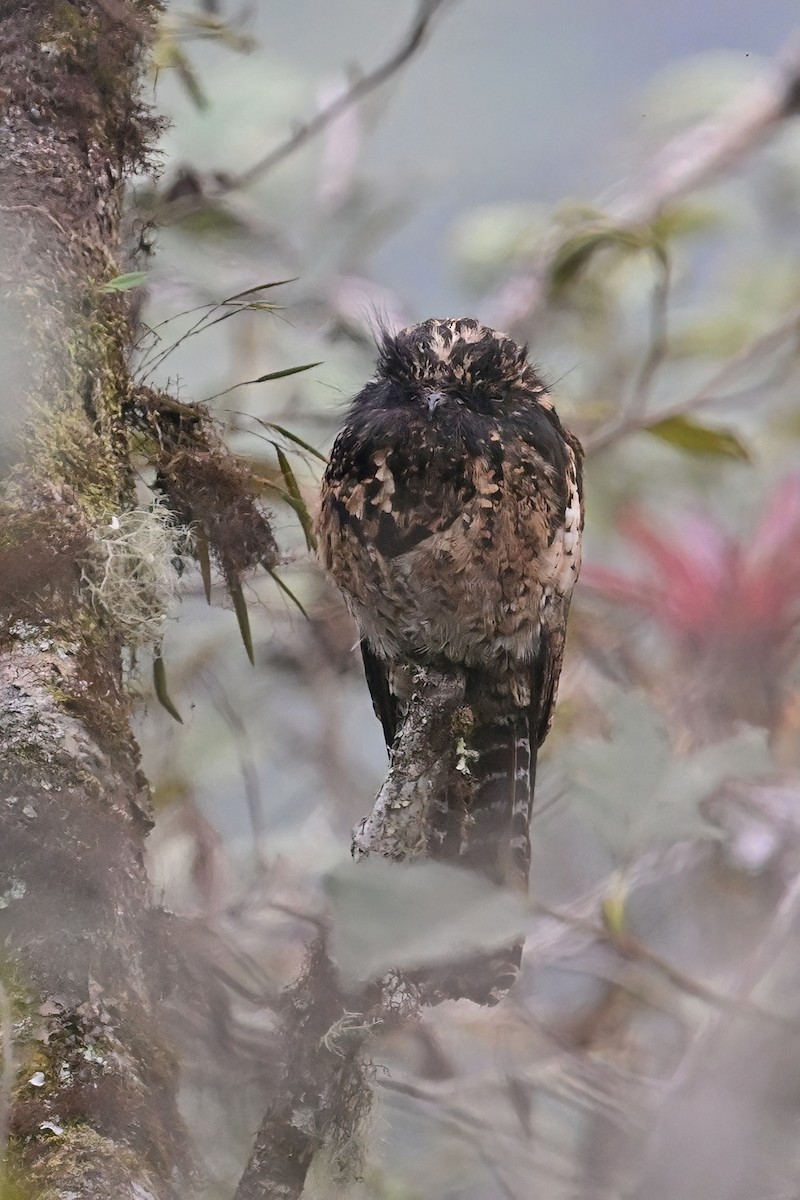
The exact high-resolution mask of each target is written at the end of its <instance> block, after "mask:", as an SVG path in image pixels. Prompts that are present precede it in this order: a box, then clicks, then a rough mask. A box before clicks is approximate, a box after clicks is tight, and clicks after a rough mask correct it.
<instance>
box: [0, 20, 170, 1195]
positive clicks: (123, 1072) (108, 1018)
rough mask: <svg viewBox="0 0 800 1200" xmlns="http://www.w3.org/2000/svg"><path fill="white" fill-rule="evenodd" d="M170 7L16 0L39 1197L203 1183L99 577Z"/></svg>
mask: <svg viewBox="0 0 800 1200" xmlns="http://www.w3.org/2000/svg"><path fill="white" fill-rule="evenodd" d="M156 8H157V4H156V3H154V2H153V0H138V2H137V0H0V44H1V45H2V48H3V49H2V55H0V356H1V357H2V372H1V373H0V421H2V427H3V439H2V443H3V445H2V452H0V457H1V458H2V466H3V476H4V483H3V491H2V496H1V497H0V504H1V507H0V946H2V955H0V983H2V991H3V994H2V995H0V999H1V1000H2V1001H3V1004H2V1005H0V1013H2V1012H5V1014H6V1019H5V1022H4V1023H5V1024H6V1025H8V1023H9V1022H8V1014H9V1012H10V1017H11V1026H12V1035H13V1047H12V1051H13V1066H14V1073H13V1077H11V1078H10V1079H9V1076H8V1072H6V1075H5V1078H6V1087H5V1091H6V1092H7V1093H9V1094H6V1095H3V1096H2V1097H0V1104H1V1105H2V1116H3V1123H2V1127H0V1132H5V1133H7V1139H8V1142H7V1155H6V1167H5V1178H4V1181H3V1182H1V1183H0V1191H1V1192H2V1195H3V1196H14V1197H16V1196H19V1197H25V1198H28V1197H30V1198H31V1200H32V1198H34V1197H36V1198H44V1197H47V1198H48V1200H49V1198H51V1197H56V1196H59V1197H60V1196H65V1195H69V1196H71V1197H75V1198H76V1200H77V1198H78V1197H80V1198H81V1200H85V1198H95V1197H97V1200H100V1198H102V1200H108V1198H109V1197H114V1200H125V1198H126V1197H134V1196H135V1197H138V1198H139V1200H142V1198H144V1197H150V1198H153V1200H161V1198H167V1197H173V1196H181V1197H184V1196H186V1194H187V1188H186V1176H185V1170H186V1168H185V1151H184V1136H183V1131H182V1126H181V1122H180V1119H179V1116H178V1112H177V1107H176V1098H175V1092H176V1070H175V1064H174V1061H173V1059H172V1056H171V1054H170V1052H169V1050H168V1049H167V1048H166V1045H165V1043H164V1042H163V1041H162V1040H161V1036H160V1034H159V1029H158V1020H157V1009H158V1001H159V999H160V997H159V996H158V994H157V992H158V984H157V981H156V980H155V974H156V969H157V964H158V961H159V949H158V937H157V934H156V933H155V932H154V922H153V918H152V916H151V914H150V913H149V911H148V889H147V881H146V876H145V872H144V869H143V865H142V845H143V839H144V836H145V833H146V831H147V828H148V824H149V821H148V794H147V789H146V786H145V784H144V781H143V779H142V776H141V774H140V772H139V769H138V760H137V748H136V744H135V741H134V740H133V738H132V736H131V733H130V728H129V705H128V701H127V699H126V696H125V693H124V689H123V682H122V656H123V653H124V650H125V642H126V633H125V629H124V627H123V626H122V625H121V624H120V622H119V621H118V620H116V619H115V617H114V615H113V614H111V613H109V611H108V610H107V609H105V608H104V607H103V606H102V605H101V604H100V603H99V602H98V600H97V595H96V593H97V589H96V587H95V588H93V587H92V574H93V572H96V571H98V570H102V547H103V545H104V544H105V542H104V540H103V539H104V538H106V539H107V538H108V536H109V530H113V529H114V528H115V527H116V522H117V521H118V520H119V516H120V514H124V513H125V512H126V511H127V510H129V509H130V508H131V507H132V506H133V505H134V503H135V501H134V497H133V485H132V475H131V471H130V466H129V461H128V448H127V437H126V433H125V429H124V425H123V420H122V417H123V411H124V407H125V404H126V402H127V401H128V400H129V398H130V395H131V382H130V379H129V376H128V372H127V367H126V352H127V350H128V348H129V343H130V337H131V324H130V321H129V317H128V313H127V307H126V300H125V297H124V295H119V294H114V293H113V292H105V291H103V290H102V289H103V284H104V283H106V282H107V281H108V280H110V279H111V278H113V277H114V276H116V275H118V274H119V273H121V272H122V271H124V270H125V269H126V265H125V264H124V263H122V262H121V259H120V244H119V227H120V200H121V192H122V185H123V182H124V180H125V178H126V176H127V175H128V174H129V173H130V171H131V170H132V169H133V168H134V167H135V166H136V165H137V164H139V163H140V162H141V161H142V159H143V158H144V157H145V155H146V149H147V143H148V139H150V138H152V136H153V132H154V129H153V123H152V121H151V120H150V119H149V118H148V116H147V113H146V110H145V109H144V108H143V107H142V106H141V105H140V104H139V101H138V99H137V91H138V75H139V69H140V65H141V63H140V60H141V55H142V52H143V50H144V48H145V46H146V43H147V40H148V37H149V35H150V32H151V28H152V21H153V19H154V15H155V10H156ZM98 564H100V566H98ZM3 1032H4V1036H6V1037H7V1035H8V1032H9V1031H8V1029H7V1028H6V1029H4V1031H3Z"/></svg>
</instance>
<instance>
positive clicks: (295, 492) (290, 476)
mask: <svg viewBox="0 0 800 1200" xmlns="http://www.w3.org/2000/svg"><path fill="white" fill-rule="evenodd" d="M275 453H276V454H277V456H278V464H279V466H280V468H281V474H282V475H283V479H284V482H285V484H286V490H287V492H288V493H289V495H290V496H291V497H292V499H293V500H294V502H295V503H294V504H293V505H292V507H293V508H294V511H295V512H296V513H297V518H298V520H299V522H300V525H301V526H302V529H303V536H304V537H305V539H306V549H307V550H316V548H317V539H316V538H315V536H314V526H313V524H312V521H311V514H310V512H309V511H308V508H307V507H306V502H305V500H304V499H303V496H302V493H301V491H300V487H299V484H298V482H297V479H296V478H295V474H294V471H293V470H292V464H291V463H290V462H289V460H288V458H287V457H286V455H285V454H284V452H283V451H282V450H281V448H280V446H276V447H275Z"/></svg>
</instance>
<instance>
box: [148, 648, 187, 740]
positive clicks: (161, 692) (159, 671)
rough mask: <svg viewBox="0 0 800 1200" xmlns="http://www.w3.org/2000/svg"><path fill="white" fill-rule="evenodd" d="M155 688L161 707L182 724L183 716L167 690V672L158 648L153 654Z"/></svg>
mask: <svg viewBox="0 0 800 1200" xmlns="http://www.w3.org/2000/svg"><path fill="white" fill-rule="evenodd" d="M153 688H154V689H155V693H156V699H157V700H158V702H159V704H160V705H161V707H162V708H165V709H166V710H167V712H168V713H169V715H170V716H171V717H173V718H174V719H175V720H176V721H177V722H178V724H179V725H182V724H183V717H182V716H181V714H180V713H179V712H178V710H177V708H176V707H175V705H174V704H173V703H172V700H171V699H170V695H169V692H168V690H167V672H166V670H165V667H164V659H163V658H162V657H161V651H160V650H157V651H156V653H155V654H154V655H153Z"/></svg>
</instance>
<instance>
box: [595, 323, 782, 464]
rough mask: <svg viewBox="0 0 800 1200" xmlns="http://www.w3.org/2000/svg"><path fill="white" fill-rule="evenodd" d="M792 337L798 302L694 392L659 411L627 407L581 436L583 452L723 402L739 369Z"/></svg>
mask: <svg viewBox="0 0 800 1200" xmlns="http://www.w3.org/2000/svg"><path fill="white" fill-rule="evenodd" d="M793 337H794V338H795V339H800V304H796V305H795V306H794V307H793V308H790V309H789V311H788V312H787V313H786V314H785V316H784V317H782V319H781V320H780V321H779V322H778V323H777V325H774V326H773V327H772V329H768V330H767V331H766V333H762V334H760V335H759V337H757V338H755V339H754V340H753V341H752V342H749V343H748V344H747V345H746V346H743V347H742V349H741V350H740V351H739V352H738V353H737V354H734V355H732V356H731V358H729V359H727V360H726V361H725V362H724V363H723V364H722V366H721V367H719V368H718V369H717V370H716V371H715V372H714V374H713V375H711V376H710V377H709V378H708V379H707V380H706V382H705V383H704V384H702V386H701V387H699V388H698V390H697V391H696V392H693V393H691V394H690V395H689V396H687V397H685V399H683V400H680V401H678V403H677V404H673V405H670V406H669V407H668V408H662V409H661V410H660V411H659V412H655V413H652V412H644V411H642V410H641V408H638V407H637V408H635V409H634V410H633V411H630V410H629V411H628V412H627V413H625V414H624V415H623V416H622V418H620V419H619V420H615V421H612V422H611V423H610V424H608V425H606V426H604V427H601V428H600V429H597V430H595V431H594V433H591V434H589V435H588V436H587V437H585V438H584V439H583V444H584V447H585V449H586V452H587V453H589V454H597V453H598V452H599V451H600V450H606V449H607V448H608V447H609V446H612V445H614V444H615V443H616V442H618V441H620V439H621V438H624V437H626V436H627V435H628V434H629V433H635V432H636V431H637V430H640V429H646V428H647V427H648V426H650V425H655V424H656V423H657V422H659V421H665V420H666V419H667V418H668V417H680V416H684V415H685V414H686V413H689V412H693V411H694V410H695V409H697V408H704V407H708V406H709V405H712V404H717V403H720V402H722V401H724V400H725V399H727V397H725V396H720V392H721V391H722V389H723V388H725V387H726V385H728V384H731V383H733V382H734V381H736V380H738V379H739V378H740V376H741V374H742V371H743V370H745V369H746V368H747V367H750V366H752V365H753V364H754V363H756V362H758V361H759V359H762V358H764V357H766V356H767V355H768V354H771V353H772V352H773V351H774V350H777V349H778V348H779V347H780V346H782V345H783V344H784V343H785V342H787V341H788V340H789V339H790V338H793Z"/></svg>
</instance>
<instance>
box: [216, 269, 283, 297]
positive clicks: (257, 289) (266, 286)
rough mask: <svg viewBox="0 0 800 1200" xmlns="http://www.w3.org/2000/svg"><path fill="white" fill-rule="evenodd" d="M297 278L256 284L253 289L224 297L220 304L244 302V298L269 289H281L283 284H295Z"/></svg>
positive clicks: (246, 289)
mask: <svg viewBox="0 0 800 1200" xmlns="http://www.w3.org/2000/svg"><path fill="white" fill-rule="evenodd" d="M297 280H298V276H297V275H293V276H292V278H291V279H274V280H273V281H272V282H271V283H257V284H256V285H255V287H249V288H245V289H244V291H243V292H234V294H233V295H232V296H226V297H225V299H224V300H221V301H220V303H221V304H232V303H233V301H234V300H244V298H245V296H253V295H254V294H255V293H256V292H266V291H267V290H268V289H269V288H275V287H283V285H284V284H285V283H297Z"/></svg>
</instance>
